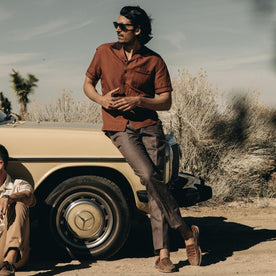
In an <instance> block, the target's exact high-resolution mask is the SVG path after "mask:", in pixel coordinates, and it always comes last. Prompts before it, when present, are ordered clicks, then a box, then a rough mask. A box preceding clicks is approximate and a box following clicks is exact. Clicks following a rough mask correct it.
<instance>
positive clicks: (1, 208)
mask: <svg viewBox="0 0 276 276" xmlns="http://www.w3.org/2000/svg"><path fill="white" fill-rule="evenodd" d="M8 207H9V199H8V198H6V197H2V198H0V218H1V219H4V216H5V215H6V214H7V211H8Z"/></svg>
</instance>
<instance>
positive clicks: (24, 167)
mask: <svg viewBox="0 0 276 276" xmlns="http://www.w3.org/2000/svg"><path fill="white" fill-rule="evenodd" d="M0 133H1V136H0V137H1V139H0V143H1V144H3V145H4V146H5V147H6V148H7V149H8V151H9V154H10V162H9V166H8V172H9V173H10V174H11V175H12V176H13V177H14V178H23V179H25V180H27V181H29V182H30V183H31V184H32V185H33V186H34V188H35V195H36V198H37V206H36V207H35V213H36V214H37V217H38V218H39V219H40V220H42V221H43V223H44V225H49V227H50V229H51V233H52V234H53V236H54V238H55V239H56V240H57V241H58V242H59V244H60V245H61V246H63V247H65V248H66V249H67V250H69V251H70V252H71V253H72V254H73V255H81V254H82V255H83V254H88V255H92V256H93V257H95V258H103V257H104V258H107V257H110V256H112V255H114V254H115V253H116V252H117V251H118V250H119V249H120V248H121V247H122V246H123V244H124V242H125V241H126V239H127V237H128V233H129V229H130V221H131V217H132V216H133V214H134V212H136V211H137V210H139V211H142V212H144V213H147V211H148V207H147V193H146V190H145V187H144V186H143V185H142V184H141V183H140V181H139V178H138V177H137V176H136V175H135V174H134V172H133V170H132V169H131V168H130V166H129V165H128V163H127V162H126V161H125V159H124V158H123V157H122V155H121V154H120V152H119V151H118V150H117V148H116V147H115V146H113V144H112V142H111V141H110V140H109V139H108V138H107V137H106V136H105V135H104V133H103V132H102V131H101V130H100V129H99V128H94V127H93V126H92V125H90V124H73V123H70V124H69V123H67V124H60V123H45V122H44V123H35V122H21V121H18V122H17V121H16V120H14V118H12V117H11V118H8V117H7V116H6V115H5V114H4V113H2V112H1V111H0ZM167 141H168V146H167V153H166V168H165V171H166V173H165V176H164V177H165V180H166V182H167V183H168V185H170V188H172V192H173V191H174V186H177V192H175V193H174V194H175V196H176V198H177V200H178V202H179V203H180V205H181V206H185V205H192V204H195V203H196V202H198V201H201V200H206V199H208V198H210V196H211V194H210V193H209V194H208V195H207V196H205V197H204V198H203V197H201V196H200V194H199V190H200V189H199V187H201V186H202V184H201V183H200V180H199V179H197V178H194V177H189V176H185V177H179V176H178V145H177V143H176V141H175V138H174V137H173V136H172V135H167ZM172 180H175V181H172ZM172 183H173V185H172ZM184 185H185V187H184ZM183 187H184V188H185V189H183ZM184 190H185V194H184V195H182V194H181V193H180V191H184ZM187 192H188V193H187Z"/></svg>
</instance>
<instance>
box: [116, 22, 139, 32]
mask: <svg viewBox="0 0 276 276" xmlns="http://www.w3.org/2000/svg"><path fill="white" fill-rule="evenodd" d="M113 25H114V27H115V29H117V28H118V27H119V28H120V29H121V30H122V31H123V32H127V31H132V30H129V29H128V28H127V26H134V25H133V24H123V23H117V22H116V21H115V22H113Z"/></svg>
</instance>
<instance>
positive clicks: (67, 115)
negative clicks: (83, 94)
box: [26, 90, 102, 124]
mask: <svg viewBox="0 0 276 276" xmlns="http://www.w3.org/2000/svg"><path fill="white" fill-rule="evenodd" d="M72 94H73V93H72V91H65V90H64V91H63V92H62V93H61V94H60V96H59V97H58V99H57V100H56V101H55V102H53V103H50V104H46V105H41V104H39V103H38V102H36V101H33V102H32V103H31V105H30V106H29V110H30V111H29V112H28V114H27V116H26V120H27V121H47V122H83V123H95V124H99V123H101V122H102V117H101V108H100V107H99V106H98V105H97V104H95V103H93V102H92V101H89V100H87V101H77V100H76V99H74V97H73V96H72Z"/></svg>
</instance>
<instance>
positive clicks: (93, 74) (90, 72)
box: [85, 48, 101, 84]
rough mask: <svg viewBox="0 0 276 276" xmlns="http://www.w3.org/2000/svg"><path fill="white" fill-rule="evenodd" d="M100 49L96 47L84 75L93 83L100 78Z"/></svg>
mask: <svg viewBox="0 0 276 276" xmlns="http://www.w3.org/2000/svg"><path fill="white" fill-rule="evenodd" d="M100 61H101V59H100V50H99V48H97V50H96V53H95V55H94V57H93V59H92V61H91V63H90V65H89V67H88V69H87V71H86V74H85V75H86V76H87V77H88V78H89V79H91V80H92V82H93V84H96V83H97V82H98V80H99V79H100V78H101V64H100Z"/></svg>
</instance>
